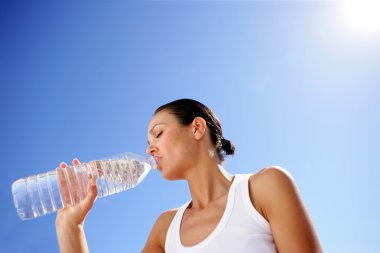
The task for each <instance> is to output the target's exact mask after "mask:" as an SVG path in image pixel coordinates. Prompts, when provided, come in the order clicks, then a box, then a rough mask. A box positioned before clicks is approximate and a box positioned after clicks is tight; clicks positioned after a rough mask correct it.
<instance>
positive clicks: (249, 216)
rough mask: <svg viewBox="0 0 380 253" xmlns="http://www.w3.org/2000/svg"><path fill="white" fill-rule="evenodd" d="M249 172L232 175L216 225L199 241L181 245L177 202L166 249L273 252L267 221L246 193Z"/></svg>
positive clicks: (196, 252)
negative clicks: (194, 243) (192, 244)
mask: <svg viewBox="0 0 380 253" xmlns="http://www.w3.org/2000/svg"><path fill="white" fill-rule="evenodd" d="M250 176H251V175H249V174H247V175H236V176H235V178H234V180H233V182H232V185H231V187H230V189H229V192H228V199H227V205H226V208H225V211H224V214H223V216H222V218H221V220H220V221H219V223H218V225H217V226H216V228H215V229H214V231H212V232H211V234H210V235H209V236H208V237H207V238H206V239H204V240H203V241H202V242H200V243H198V244H196V245H194V246H191V247H185V246H183V245H182V243H181V240H180V225H181V220H182V216H183V213H184V212H185V209H186V208H187V207H188V206H189V204H190V201H188V202H187V203H186V204H184V205H183V206H181V207H180V208H179V209H178V211H177V213H176V215H175V216H174V219H173V220H172V222H171V224H170V226H169V229H168V233H167V236H166V242H165V252H166V253H203V252H204V253H231V252H238V253H252V252H257V253H275V252H277V250H276V246H275V244H274V241H273V236H272V232H271V229H270V226H269V223H268V222H267V221H266V220H265V219H264V217H262V216H261V215H260V214H259V213H258V212H257V211H256V209H255V208H254V206H253V205H252V203H251V199H250V197H249V189H248V179H249V177H250Z"/></svg>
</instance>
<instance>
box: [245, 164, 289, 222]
mask: <svg viewBox="0 0 380 253" xmlns="http://www.w3.org/2000/svg"><path fill="white" fill-rule="evenodd" d="M295 189H296V185H295V182H294V179H293V177H292V176H291V174H290V173H289V172H288V171H287V170H286V169H284V168H283V167H281V166H268V167H265V168H263V169H261V170H260V171H259V172H257V173H256V174H253V175H252V176H250V178H249V194H250V198H251V202H252V204H253V205H254V207H255V208H256V209H257V210H258V211H259V212H260V213H261V214H262V215H263V216H264V217H265V218H266V219H267V220H268V218H269V217H268V210H269V209H270V208H271V206H272V203H274V202H277V201H280V202H282V201H283V200H284V199H281V198H283V196H284V195H292V194H294V193H295Z"/></svg>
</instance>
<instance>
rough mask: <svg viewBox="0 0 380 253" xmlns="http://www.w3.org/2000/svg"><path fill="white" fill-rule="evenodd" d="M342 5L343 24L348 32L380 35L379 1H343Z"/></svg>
mask: <svg viewBox="0 0 380 253" xmlns="http://www.w3.org/2000/svg"><path fill="white" fill-rule="evenodd" d="M342 5H343V8H342V14H343V19H344V23H345V25H346V26H347V28H348V29H349V30H351V31H352V32H354V33H357V34H362V35H380V0H344V1H342Z"/></svg>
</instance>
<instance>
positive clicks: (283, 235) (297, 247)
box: [56, 110, 322, 253]
mask: <svg viewBox="0 0 380 253" xmlns="http://www.w3.org/2000/svg"><path fill="white" fill-rule="evenodd" d="M148 143H149V146H148V148H147V153H148V154H150V155H152V156H154V157H155V158H156V161H157V165H158V169H159V170H160V171H161V173H162V175H163V177H165V178H166V179H168V180H180V179H183V180H187V182H188V185H189V189H190V193H191V197H192V201H191V203H190V205H189V207H188V209H186V211H185V213H184V216H183V219H182V223H181V231H180V237H181V242H182V244H183V245H185V246H193V245H195V244H197V243H199V242H201V241H202V240H204V239H205V238H206V237H207V236H208V235H209V234H210V233H211V232H212V231H213V230H214V229H215V227H216V226H217V224H218V222H219V221H220V219H221V217H222V215H223V213H224V209H225V206H226V201H227V194H228V191H229V188H230V186H231V184H232V181H233V177H231V176H230V175H228V173H225V171H224V169H223V167H222V166H221V161H220V160H219V157H218V155H217V153H216V152H215V146H214V145H213V144H212V142H211V139H210V136H209V129H208V128H207V125H206V122H205V121H204V119H203V118H201V117H197V118H195V119H194V120H193V122H192V123H191V125H189V126H182V125H180V124H179V122H178V121H177V119H176V118H175V117H174V116H173V115H172V114H170V113H169V112H168V111H166V110H163V111H161V112H159V113H157V114H156V115H154V116H153V118H152V120H151V122H150V123H149V126H148ZM210 151H211V152H210ZM212 151H214V155H212V153H213V152H212ZM74 162H75V163H79V161H74ZM61 166H64V165H62V164H61ZM90 182H91V180H90ZM249 192H250V199H251V202H252V205H253V206H254V207H255V208H256V210H257V211H258V212H259V213H260V214H261V215H262V216H263V217H264V218H265V219H266V220H267V221H268V222H269V224H270V227H271V230H272V233H273V237H274V240H275V243H276V246H277V250H278V252H281V253H298V252H299V253H301V252H302V253H317V252H322V248H321V246H320V243H319V241H318V238H317V235H316V233H315V231H314V228H313V225H312V223H311V220H310V218H309V216H308V214H307V211H306V209H305V207H304V205H303V203H302V200H301V197H300V194H299V192H298V190H297V187H296V184H295V182H294V180H293V178H292V177H291V176H290V175H289V173H288V172H287V171H285V170H284V169H283V168H281V167H278V166H270V167H267V168H264V169H263V170H261V171H260V172H258V173H257V174H255V175H252V176H251V177H250V179H249ZM88 193H89V194H88V195H87V197H86V198H85V199H84V200H82V202H80V204H79V205H76V206H69V207H66V208H64V209H62V210H61V211H60V212H59V213H58V215H57V220H56V230H57V237H58V242H59V247H60V250H61V252H62V253H64V252H65V253H69V252H88V247H87V243H86V237H85V234H84V230H83V224H84V219H85V217H86V215H87V213H88V212H89V210H90V209H91V207H92V205H93V203H94V201H95V199H96V185H94V184H89V186H88ZM176 212H177V209H173V210H168V211H166V212H164V213H162V214H161V215H160V216H159V217H158V219H157V221H156V222H155V224H154V226H153V228H152V230H151V233H150V235H149V237H148V239H147V242H146V245H145V247H144V249H143V250H142V252H143V253H162V252H165V251H164V249H165V239H166V234H167V231H168V228H169V225H170V223H171V221H172V220H173V218H174V215H175V214H176Z"/></svg>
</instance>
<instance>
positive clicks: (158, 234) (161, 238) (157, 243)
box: [142, 208, 178, 252]
mask: <svg viewBox="0 0 380 253" xmlns="http://www.w3.org/2000/svg"><path fill="white" fill-rule="evenodd" d="M177 211H178V208H174V209H170V210H167V211H165V212H163V213H162V214H161V215H160V216H159V217H158V218H157V220H156V222H155V223H154V225H153V228H152V230H151V231H150V234H149V237H148V240H147V242H146V244H145V247H144V250H143V251H142V252H164V249H165V240H166V234H167V232H168V229H169V226H170V223H171V222H172V220H173V219H174V216H175V215H176V213H177Z"/></svg>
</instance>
